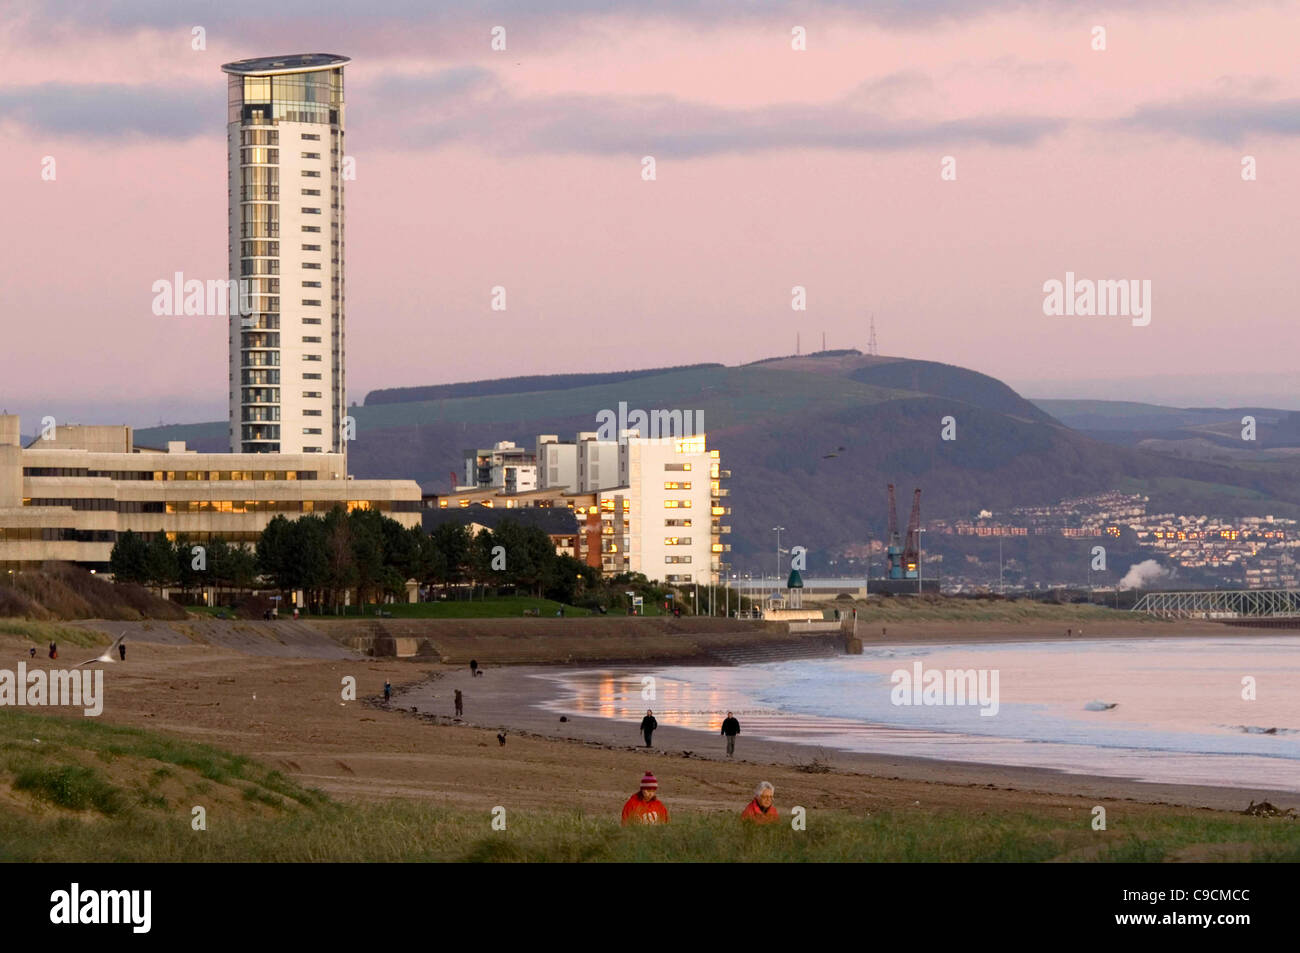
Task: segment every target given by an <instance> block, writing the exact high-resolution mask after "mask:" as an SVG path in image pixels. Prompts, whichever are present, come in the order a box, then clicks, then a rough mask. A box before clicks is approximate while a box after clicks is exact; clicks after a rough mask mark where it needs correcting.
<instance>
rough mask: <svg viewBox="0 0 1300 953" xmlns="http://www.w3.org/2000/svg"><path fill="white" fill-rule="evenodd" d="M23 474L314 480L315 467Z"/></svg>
mask: <svg viewBox="0 0 1300 953" xmlns="http://www.w3.org/2000/svg"><path fill="white" fill-rule="evenodd" d="M23 476H25V477H51V476H58V477H78V476H79V477H84V476H92V477H108V478H109V479H112V480H159V481H163V480H186V481H199V480H202V481H210V482H219V481H226V480H315V479H318V478H319V474H318V472H317V471H316V470H88V469H84V468H81V467H23Z"/></svg>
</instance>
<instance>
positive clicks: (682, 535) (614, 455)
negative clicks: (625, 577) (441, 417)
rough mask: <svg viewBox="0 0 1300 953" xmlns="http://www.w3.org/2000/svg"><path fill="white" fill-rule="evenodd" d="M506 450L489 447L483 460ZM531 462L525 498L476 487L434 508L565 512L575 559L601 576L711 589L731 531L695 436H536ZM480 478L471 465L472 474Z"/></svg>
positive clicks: (714, 458)
mask: <svg viewBox="0 0 1300 953" xmlns="http://www.w3.org/2000/svg"><path fill="white" fill-rule="evenodd" d="M515 450H518V448H515V447H514V445H513V444H497V446H496V448H494V451H492V452H496V453H505V454H509V453H511V452H513V451H515ZM476 454H478V457H476V459H479V458H481V457H482V456H483V455H485V454H488V455H490V453H489V452H485V451H476ZM534 458H535V460H536V461H537V464H536V470H537V472H538V476H539V478H540V482H541V483H542V486H540V487H538V488H537V489H536V491H535V492H532V493H528V494H527V495H526V496H517V495H516V494H524V493H525V491H524V490H523V489H520V490H517V491H516V490H510V489H509V488H508V487H507V485H506V483H505V482H501V483H495V482H485V481H484V480H482V479H480V480H478V481H477V483H476V484H475V485H474V486H468V485H467V486H465V487H459V488H457V490H456V492H454V493H452V494H451V495H449V496H447V497H443V498H440V499H439V501H438V506H439V507H440V508H443V509H446V508H449V507H453V506H460V507H465V506H471V505H485V506H493V507H505V508H518V507H529V506H542V507H551V508H554V507H560V506H567V507H569V508H570V509H572V510H573V511H574V515H575V517H576V518H577V520H578V524H579V528H580V532H581V534H582V536H583V538H582V545H581V551H582V555H583V558H585V559H586V561H587V562H588V563H589V564H590V565H593V566H597V565H598V566H600V568H601V570H602V571H603V572H605V573H606V574H609V575H616V574H618V573H622V572H639V573H643V574H644V575H645V576H647V577H648V578H650V579H657V580H660V581H663V582H670V583H677V584H689V583H700V584H706V585H707V584H714V585H716V584H717V583H718V582H719V580H720V579H721V574H722V572H723V570H724V569H725V568H726V567H725V554H726V553H727V552H728V551H729V550H730V548H731V547H730V546H729V545H728V544H726V543H724V542H723V537H724V536H726V535H728V534H729V533H730V532H731V527H730V526H729V525H727V522H726V517H727V516H729V515H730V513H731V509H730V507H728V506H727V505H726V497H727V496H728V494H729V491H728V490H726V489H724V488H723V487H722V485H721V484H722V481H723V480H725V479H727V478H728V477H729V476H730V475H731V474H730V473H729V472H728V471H726V470H722V469H721V468H720V461H719V457H718V451H717V450H709V449H707V446H706V438H705V435H704V434H700V435H698V436H691V437H683V438H668V439H643V438H642V437H641V436H640V435H639V434H638V433H637V432H636V431H627V432H625V433H624V434H623V439H621V440H617V441H614V440H598V439H596V434H594V433H579V434H578V435H577V439H576V440H575V441H574V442H573V443H562V442H560V440H559V439H558V437H557V436H556V435H554V434H543V435H541V436H540V437H538V438H537V450H536V453H535V457H534ZM466 463H467V467H468V464H469V459H468V454H467V460H466ZM489 465H490V467H491V466H496V464H494V463H491V462H490V461H489ZM501 465H502V466H508V464H501ZM483 472H484V470H483V465H482V464H480V465H479V466H478V467H477V469H476V471H475V473H476V474H482V473H483ZM468 475H469V472H468V470H467V476H468ZM467 483H468V481H467Z"/></svg>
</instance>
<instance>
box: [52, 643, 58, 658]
mask: <svg viewBox="0 0 1300 953" xmlns="http://www.w3.org/2000/svg"><path fill="white" fill-rule="evenodd" d="M58 657H59V643H58V642H51V643H50V658H58Z"/></svg>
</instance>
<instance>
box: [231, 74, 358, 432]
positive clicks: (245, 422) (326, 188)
mask: <svg viewBox="0 0 1300 953" xmlns="http://www.w3.org/2000/svg"><path fill="white" fill-rule="evenodd" d="M347 62H349V58H348V57H346V56H336V55H334V54H331V53H298V54H293V55H290V56H267V57H259V58H257V59H251V60H239V61H237V62H234V63H227V64H225V65H224V66H222V67H221V69H222V70H223V71H224V72H226V73H228V74H229V80H230V97H229V106H230V108H229V113H228V115H227V126H226V130H227V150H228V156H229V169H230V172H229V203H230V216H229V236H230V238H229V243H230V244H229V250H230V277H231V279H232V280H239V279H244V280H246V281H247V285H246V286H245V287H246V289H247V297H246V298H245V299H244V304H243V308H242V310H244V311H246V312H248V313H246V314H244V315H242V316H241V315H239V314H236V313H235V312H236V309H235V308H234V307H231V308H230V311H231V321H230V449H231V451H232V452H234V453H344V452H346V443H345V441H344V440H343V433H342V425H343V417H344V413H345V407H346V400H347V392H346V389H345V387H344V376H343V346H344V339H343V327H344V324H343V292H344V289H343V177H342V175H341V174H340V167H341V166H342V164H343V65H344V64H345V63H347Z"/></svg>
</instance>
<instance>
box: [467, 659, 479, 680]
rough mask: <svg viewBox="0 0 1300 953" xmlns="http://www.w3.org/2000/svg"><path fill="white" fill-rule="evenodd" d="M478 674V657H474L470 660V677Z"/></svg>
mask: <svg viewBox="0 0 1300 953" xmlns="http://www.w3.org/2000/svg"><path fill="white" fill-rule="evenodd" d="M477 674H478V659H476V658H472V659H470V660H469V675H470V678H473V677H474V676H475V675H477Z"/></svg>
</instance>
